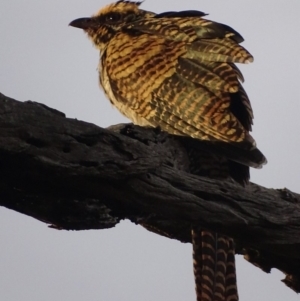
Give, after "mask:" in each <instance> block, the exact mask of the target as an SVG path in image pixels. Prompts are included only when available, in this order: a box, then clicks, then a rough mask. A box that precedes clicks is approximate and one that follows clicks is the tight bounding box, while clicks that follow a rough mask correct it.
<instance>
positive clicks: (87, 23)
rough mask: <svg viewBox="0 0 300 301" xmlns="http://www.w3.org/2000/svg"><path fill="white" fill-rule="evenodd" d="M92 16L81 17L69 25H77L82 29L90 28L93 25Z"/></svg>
mask: <svg viewBox="0 0 300 301" xmlns="http://www.w3.org/2000/svg"><path fill="white" fill-rule="evenodd" d="M91 21H92V19H91V18H79V19H76V20H73V21H72V22H71V23H70V24H69V26H73V27H77V28H81V29H88V28H89V27H91Z"/></svg>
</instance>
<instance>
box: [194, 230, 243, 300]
mask: <svg viewBox="0 0 300 301" xmlns="http://www.w3.org/2000/svg"><path fill="white" fill-rule="evenodd" d="M192 241H193V262H194V274H195V282H196V295H197V301H238V293H237V286H236V273H235V258H234V242H233V240H232V239H231V238H228V237H226V236H222V235H218V234H216V233H212V232H209V231H201V230H199V228H197V227H195V228H193V229H192Z"/></svg>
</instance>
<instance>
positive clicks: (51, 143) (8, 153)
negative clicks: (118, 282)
mask: <svg viewBox="0 0 300 301" xmlns="http://www.w3.org/2000/svg"><path fill="white" fill-rule="evenodd" d="M199 147H201V142H199ZM204 147H205V146H204ZM188 166H189V162H188V156H187V153H186V146H185V145H183V143H182V140H181V139H180V138H178V137H174V136H170V135H167V134H165V133H162V132H160V131H159V130H157V129H145V128H140V127H137V126H133V125H121V126H118V127H113V128H111V129H102V128H99V127H97V126H95V125H93V124H89V123H86V122H82V121H78V120H74V119H69V118H65V116H64V114H62V113H60V112H58V111H56V110H53V109H50V108H48V107H46V106H44V105H42V104H38V103H33V102H25V103H21V102H18V101H15V100H12V99H10V98H7V97H5V96H4V95H2V94H0V171H1V178H2V180H1V182H0V187H1V191H0V205H2V206H5V207H7V208H11V209H13V210H16V211H19V212H22V213H24V214H27V215H30V216H33V217H35V218H37V219H39V220H42V221H44V222H47V223H49V224H52V226H53V227H57V228H62V229H76V230H81V229H103V228H109V227H112V226H114V225H115V224H116V223H117V222H118V221H119V220H120V219H122V218H129V219H130V220H132V221H133V222H136V223H141V224H144V225H145V226H146V227H147V228H150V229H151V230H154V231H155V232H159V233H160V234H163V235H166V236H168V237H172V238H175V239H179V240H181V241H183V242H189V241H190V225H191V224H193V225H195V224H198V225H200V226H202V227H204V228H207V229H211V230H214V231H218V232H221V233H224V234H227V235H229V236H230V237H233V238H235V239H236V240H237V242H238V250H239V251H240V252H245V249H246V250H247V251H246V253H247V256H248V259H249V260H250V261H252V262H254V263H257V264H259V265H260V266H261V267H262V268H263V269H264V270H266V271H269V269H270V268H272V267H277V268H279V269H281V270H283V271H284V272H286V273H288V274H292V275H293V277H294V278H293V279H291V282H292V283H289V285H291V286H292V287H293V288H294V289H296V290H299V288H298V287H297V285H299V282H297V281H298V280H297V279H296V277H298V275H299V272H298V271H299V268H300V210H299V209H300V195H298V194H295V193H292V192H290V191H288V190H286V189H284V190H273V189H266V188H263V187H261V186H258V185H255V184H251V185H249V187H246V188H243V187H241V186H239V185H237V184H236V183H234V182H233V181H222V182H221V181H216V180H211V179H207V178H201V177H196V176H193V175H191V174H189V173H188ZM290 277H292V276H290Z"/></svg>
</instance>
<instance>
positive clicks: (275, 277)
mask: <svg viewBox="0 0 300 301" xmlns="http://www.w3.org/2000/svg"><path fill="white" fill-rule="evenodd" d="M107 3H109V2H108V1H101V0H97V1H96V0H72V1H71V0H64V1H61V0H60V1H58V0H51V1H49V0H46V1H37V0H27V1H24V0H11V1H8V0H7V1H2V3H1V10H0V36H1V43H0V66H1V68H0V85H1V89H0V92H2V93H4V94H6V95H7V96H10V97H13V98H16V99H18V100H22V101H25V100H29V99H30V100H33V101H38V102H42V103H45V104H47V105H48V106H50V107H53V108H56V109H58V110H61V111H62V112H64V113H66V115H67V116H68V117H73V118H77V119H81V120H85V121H88V122H91V123H95V124H97V125H99V126H104V127H105V126H108V125H111V124H116V123H120V122H125V121H126V119H125V118H123V117H122V116H121V115H120V114H119V113H118V112H117V111H116V110H115V109H113V108H112V107H111V105H110V103H109V102H108V101H107V100H106V99H105V98H104V96H103V94H102V91H100V89H99V87H98V76H97V70H96V68H97V64H98V57H99V55H98V52H97V51H96V50H95V48H93V47H92V45H91V42H90V41H89V40H88V39H87V38H86V37H85V35H84V34H83V33H82V32H81V31H80V30H78V29H74V28H71V27H68V26H67V25H68V23H69V22H70V21H71V20H73V19H75V18H78V17H85V16H89V15H91V14H93V13H94V12H96V11H97V10H98V9H99V8H100V7H102V6H103V5H105V4H107ZM143 8H144V9H148V10H151V11H156V12H162V11H166V10H184V9H196V10H202V11H204V12H206V13H209V14H210V15H209V16H208V18H210V19H212V20H215V21H218V22H223V23H225V24H228V25H230V26H232V27H233V28H234V29H236V30H237V31H238V32H240V33H241V34H242V35H243V36H244V38H245V40H246V41H245V43H244V44H243V45H244V46H245V47H246V48H247V49H248V50H249V51H250V52H251V53H252V54H253V55H254V58H255V61H254V63H253V64H251V65H247V66H240V68H241V70H242V72H243V73H244V76H245V79H246V82H245V84H244V87H245V89H246V91H247V93H248V94H249V97H250V99H251V102H252V105H253V109H254V114H255V120H254V121H255V125H254V132H253V135H254V137H255V139H256V141H257V143H258V146H259V148H260V149H261V150H262V151H263V153H264V154H265V155H266V156H267V158H268V161H269V163H268V165H267V166H265V167H264V168H263V169H262V170H253V171H252V181H253V182H256V183H258V184H260V185H263V186H267V187H274V188H283V187H287V188H289V189H291V190H294V191H297V192H299V191H300V188H299V184H300V182H299V180H300V160H299V154H300V138H299V130H300V120H299V111H300V92H299V91H300V89H299V86H300V84H299V77H300V55H299V53H300V42H299V29H300V19H299V11H300V2H299V0H289V1H279V0H278V1H273V0H265V1H260V2H259V1H253V0H252V1H250V0H246V1H240V0H227V1H221V0H220V1H217V0H215V1H208V0H207V1H204V0H202V1H201V0H189V1H179V0H177V1H175V0H173V1H158V0H147V1H146V2H145V3H144V4H143ZM0 242H1V247H0V271H1V272H0V295H1V300H5V301H19V300H22V301H40V300H45V301H48V300H49V301H50V300H57V301H60V300H73V301H81V300H89V301H94V300H95V301H96V300H110V301H120V300H126V301H127V300H130V301H135V300H136V301H140V300H143V301H150V300H151V301H153V300H157V301H160V300H173V301H181V300H195V293H194V283H193V274H192V259H191V246H190V245H187V244H181V243H179V242H177V241H172V240H168V239H166V238H162V237H159V236H157V235H154V234H152V233H150V232H148V231H146V230H144V229H143V228H141V227H138V226H135V225H133V224H130V223H129V222H128V221H125V222H122V223H121V224H119V225H118V226H117V227H116V228H114V229H111V230H105V231H82V232H66V231H57V230H53V229H49V228H47V226H46V225H45V224H43V223H41V222H38V221H36V220H34V219H32V218H30V217H27V216H23V215H21V214H19V213H15V212H13V211H10V210H8V209H6V208H0ZM237 272H238V286H239V292H240V299H241V301H250V300H255V301H262V300H264V301H265V300H273V301H277V300H278V301H279V300H289V301H294V300H296V299H297V300H298V299H299V297H298V296H297V295H296V294H295V293H294V292H292V291H291V290H290V289H288V288H286V287H285V285H284V284H282V283H281V282H280V281H279V279H282V278H283V275H281V274H280V273H279V272H278V271H274V270H273V271H272V274H271V275H267V274H265V273H263V272H261V271H260V270H258V269H257V268H255V267H253V266H251V264H249V263H247V262H246V261H245V260H244V259H243V258H242V257H240V256H238V257H237Z"/></svg>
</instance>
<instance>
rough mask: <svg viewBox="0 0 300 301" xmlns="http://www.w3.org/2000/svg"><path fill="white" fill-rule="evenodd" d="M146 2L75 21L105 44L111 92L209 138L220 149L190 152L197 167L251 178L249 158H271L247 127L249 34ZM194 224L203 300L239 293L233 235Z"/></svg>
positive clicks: (128, 107) (171, 126)
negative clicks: (242, 67)
mask: <svg viewBox="0 0 300 301" xmlns="http://www.w3.org/2000/svg"><path fill="white" fill-rule="evenodd" d="M140 4H141V2H131V1H118V2H115V3H113V4H110V5H108V6H106V7H104V8H102V9H101V10H100V11H98V12H97V13H96V14H95V15H94V16H92V17H91V18H81V19H77V20H74V21H72V22H71V23H70V25H71V26H74V27H79V28H82V29H83V30H84V31H85V32H86V33H87V35H88V37H89V38H90V39H91V40H92V42H93V43H94V45H95V46H96V47H97V48H98V49H99V50H100V63H99V79H100V85H101V87H102V88H103V90H104V92H105V94H106V96H107V97H108V99H109V100H110V101H111V103H112V104H113V105H114V106H115V107H116V108H117V109H118V110H119V111H120V112H121V113H122V114H124V115H125V116H126V117H128V118H129V119H131V120H132V121H133V122H134V123H135V124H138V125H141V126H151V127H157V126H159V127H160V128H161V129H162V130H163V131H166V132H168V133H170V134H174V135H179V136H183V137H184V136H186V137H192V138H195V139H199V140H204V141H207V142H208V143H209V147H212V149H213V150H214V151H215V152H216V157H215V156H214V155H212V154H211V153H207V156H206V155H203V156H202V155H200V158H198V157H197V156H196V157H195V156H192V157H191V158H192V159H193V160H196V161H197V160H198V159H199V160H198V161H199V162H198V163H197V164H194V165H193V168H195V169H196V170H195V174H200V175H202V174H205V175H206V176H210V177H213V178H221V179H226V178H229V177H231V178H233V179H235V180H236V181H238V182H239V183H241V184H245V183H247V181H248V179H249V166H252V167H261V166H262V165H263V164H265V163H266V159H265V157H264V156H263V154H262V153H261V152H260V151H259V150H258V149H257V148H256V144H255V141H254V139H253V138H252V137H251V135H250V134H249V131H250V130H251V125H252V119H253V113H252V108H251V105H250V101H249V99H248V96H247V94H246V92H245V91H244V89H243V87H242V85H241V82H243V80H244V79H243V76H242V74H241V72H240V71H239V69H238V68H237V67H236V65H235V63H250V62H252V61H253V57H252V55H251V54H250V53H249V52H248V51H247V50H246V49H245V48H243V47H242V46H241V45H240V43H241V42H242V41H243V38H242V37H241V35H240V34H239V33H237V32H236V31H235V30H233V29H232V28H231V27H229V26H226V25H224V24H220V23H217V22H213V21H210V20H208V19H206V18H205V16H206V14H204V13H202V12H198V11H181V12H165V13H161V14H155V13H153V12H149V11H145V10H142V9H141V8H140ZM205 158H206V159H205ZM224 166H225V167H224ZM192 228H193V230H192V236H193V240H194V261H195V263H194V267H195V277H196V287H197V288H196V291H197V300H199V301H200V300H202V301H217V300H226V301H230V300H238V296H237V289H236V283H235V265H234V244H233V241H232V239H230V238H228V237H225V236H222V235H219V234H215V233H211V232H209V231H203V230H200V229H198V227H196V226H193V227H192Z"/></svg>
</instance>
